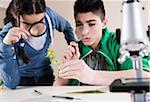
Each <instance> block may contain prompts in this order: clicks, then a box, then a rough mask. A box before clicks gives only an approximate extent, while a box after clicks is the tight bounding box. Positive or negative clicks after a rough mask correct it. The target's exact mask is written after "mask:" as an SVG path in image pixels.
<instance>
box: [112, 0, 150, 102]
mask: <svg viewBox="0 0 150 102" xmlns="http://www.w3.org/2000/svg"><path fill="white" fill-rule="evenodd" d="M141 11H142V8H140V2H139V0H123V8H122V30H121V39H120V54H121V55H120V57H119V59H118V62H119V63H123V62H124V61H126V59H127V58H131V60H132V65H133V69H134V70H135V73H136V78H122V79H116V80H115V81H114V82H113V83H112V84H111V85H110V91H111V92H130V93H131V99H132V102H148V100H147V97H146V93H147V92H150V79H149V78H142V70H143V65H142V58H143V57H146V56H148V54H149V50H148V46H149V38H148V36H147V35H148V34H147V33H146V30H145V29H144V23H143V22H142V20H143V18H142V15H141Z"/></svg>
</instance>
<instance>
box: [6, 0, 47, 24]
mask: <svg viewBox="0 0 150 102" xmlns="http://www.w3.org/2000/svg"><path fill="white" fill-rule="evenodd" d="M45 9H46V4H45V0H12V1H11V2H10V4H9V6H8V8H7V10H6V17H5V19H4V24H6V23H8V22H12V23H13V25H16V19H15V18H14V17H13V14H14V15H16V16H19V15H24V14H38V13H42V12H45ZM12 13H13V14H12Z"/></svg>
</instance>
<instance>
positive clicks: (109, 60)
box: [97, 51, 114, 66]
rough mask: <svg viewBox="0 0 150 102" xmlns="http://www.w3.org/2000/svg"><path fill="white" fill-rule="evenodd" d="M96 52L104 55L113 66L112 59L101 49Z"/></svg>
mask: <svg viewBox="0 0 150 102" xmlns="http://www.w3.org/2000/svg"><path fill="white" fill-rule="evenodd" d="M97 52H99V53H100V54H102V55H103V56H104V57H106V58H107V59H108V60H109V61H110V63H111V64H112V65H113V66H114V63H113V61H112V60H111V59H110V58H109V57H108V56H107V55H106V54H104V53H103V52H102V51H97Z"/></svg>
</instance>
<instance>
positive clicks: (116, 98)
mask: <svg viewBox="0 0 150 102" xmlns="http://www.w3.org/2000/svg"><path fill="white" fill-rule="evenodd" d="M34 90H37V91H40V92H41V93H42V95H41V94H38V93H35V92H34ZM84 90H101V91H105V93H98V94H70V93H68V92H76V91H84ZM52 95H58V96H70V97H74V98H80V99H81V100H68V99H60V98H52V97H51V96H52ZM72 101H73V102H131V97H130V94H129V93H111V92H109V89H108V87H106V86H59V87H56V86H55V87H52V86H38V87H37V86H36V87H18V88H17V89H15V90H10V89H8V88H4V89H3V90H2V91H1V92H0V102H72Z"/></svg>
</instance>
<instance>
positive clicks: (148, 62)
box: [68, 28, 150, 85]
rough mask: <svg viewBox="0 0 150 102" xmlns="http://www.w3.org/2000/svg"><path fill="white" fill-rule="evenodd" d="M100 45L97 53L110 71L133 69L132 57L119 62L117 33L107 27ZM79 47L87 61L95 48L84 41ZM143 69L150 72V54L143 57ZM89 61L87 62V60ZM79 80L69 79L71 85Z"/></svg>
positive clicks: (76, 83) (81, 57)
mask: <svg viewBox="0 0 150 102" xmlns="http://www.w3.org/2000/svg"><path fill="white" fill-rule="evenodd" d="M99 44H100V47H99V49H98V50H97V52H96V53H97V54H101V55H102V56H103V57H104V59H105V61H106V63H107V66H108V68H107V69H108V70H109V71H119V70H128V69H132V61H131V59H129V58H128V59H127V60H126V61H125V62H124V63H122V64H119V63H118V61H117V59H118V58H119V56H120V53H119V48H120V44H119V42H118V41H117V39H116V33H110V32H109V30H108V29H107V28H106V30H105V31H104V34H103V36H102V39H101V41H100V43H99ZM79 49H80V54H81V56H80V59H83V60H84V61H85V62H86V58H87V56H88V55H90V54H91V53H92V52H93V50H92V49H91V48H90V47H88V46H86V45H84V44H83V43H82V42H80V43H79ZM142 61H143V69H144V70H146V71H149V72H150V54H149V56H148V57H146V58H143V59H142ZM86 63H87V62H86ZM78 83H79V82H78V81H77V80H74V79H71V80H69V83H68V84H69V85H78Z"/></svg>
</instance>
